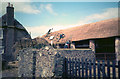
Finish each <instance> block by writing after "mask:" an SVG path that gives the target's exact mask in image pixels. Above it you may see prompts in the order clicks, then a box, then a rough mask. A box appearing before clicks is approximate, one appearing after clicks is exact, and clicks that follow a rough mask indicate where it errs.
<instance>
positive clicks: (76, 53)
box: [18, 46, 95, 77]
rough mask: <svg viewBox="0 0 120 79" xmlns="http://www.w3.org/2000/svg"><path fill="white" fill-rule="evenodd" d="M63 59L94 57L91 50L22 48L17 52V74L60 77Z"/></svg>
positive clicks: (46, 47)
mask: <svg viewBox="0 0 120 79" xmlns="http://www.w3.org/2000/svg"><path fill="white" fill-rule="evenodd" d="M65 57H66V58H79V59H81V58H83V59H86V58H87V59H94V58H95V55H94V52H93V51H92V50H91V49H85V50H75V49H74V50H69V49H66V50H65V49H64V50H57V49H56V50H55V49H54V48H52V47H51V46H45V47H42V48H41V49H35V48H24V49H22V50H20V51H19V66H18V67H19V68H18V74H19V76H23V77H62V75H63V71H62V69H63V60H64V58H65Z"/></svg>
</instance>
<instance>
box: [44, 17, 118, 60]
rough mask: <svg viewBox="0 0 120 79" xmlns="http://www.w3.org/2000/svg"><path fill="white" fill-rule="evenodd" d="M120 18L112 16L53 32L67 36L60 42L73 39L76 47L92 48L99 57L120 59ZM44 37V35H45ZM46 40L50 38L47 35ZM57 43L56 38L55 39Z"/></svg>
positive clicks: (62, 43)
mask: <svg viewBox="0 0 120 79" xmlns="http://www.w3.org/2000/svg"><path fill="white" fill-rule="evenodd" d="M119 22H120V19H119V20H118V18H112V19H107V20H103V21H99V22H95V23H91V24H85V25H82V26H78V27H73V28H69V29H65V30H60V31H56V32H53V33H51V34H50V35H54V36H56V37H58V36H57V35H56V34H58V33H64V34H65V37H64V38H63V39H61V40H60V41H59V42H58V43H59V44H60V45H62V46H64V43H65V42H66V41H68V40H71V41H72V43H73V44H74V45H75V48H91V49H92V50H93V51H94V52H95V54H96V58H98V59H112V60H114V59H117V60H120V26H119ZM43 37H44V36H43ZM46 40H48V41H49V42H50V40H49V38H48V37H47V38H46ZM54 43H55V44H56V43H57V42H56V40H54Z"/></svg>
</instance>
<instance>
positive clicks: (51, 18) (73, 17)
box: [0, 0, 118, 38]
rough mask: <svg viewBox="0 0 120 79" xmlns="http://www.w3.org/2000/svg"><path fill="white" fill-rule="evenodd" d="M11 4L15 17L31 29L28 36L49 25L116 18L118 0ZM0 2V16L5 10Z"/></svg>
mask: <svg viewBox="0 0 120 79" xmlns="http://www.w3.org/2000/svg"><path fill="white" fill-rule="evenodd" d="M4 1H5V0H4ZM8 1H9V0H8ZM13 1H14V0H13ZM18 1H19V0H18ZM104 1H105V0H104ZM9 2H11V1H9ZM11 3H12V4H13V5H14V8H15V18H16V19H17V20H18V21H19V22H20V23H21V24H22V25H23V26H24V27H25V28H26V29H27V31H28V32H29V33H30V32H31V36H32V38H35V37H37V36H42V35H44V34H45V33H47V31H48V30H49V29H50V28H53V31H57V30H61V29H66V28H70V27H76V26H81V25H84V24H88V23H93V22H97V21H101V20H105V19H110V18H115V17H118V0H109V2H108V1H105V2H98V1H97V0H93V2H88V0H86V1H85V2H83V1H82V0H81V1H80V0H79V1H78V0H75V1H73V0H71V1H69V2H68V1H67V0H66V2H64V1H44V2H42V1H36V2H33V1H30V0H26V2H25V1H24V0H22V2H15V1H14V2H11ZM0 5H1V6H2V9H0V11H1V13H0V16H2V15H3V14H5V12H6V6H7V2H2V4H0Z"/></svg>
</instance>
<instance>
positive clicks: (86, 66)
mask: <svg viewBox="0 0 120 79" xmlns="http://www.w3.org/2000/svg"><path fill="white" fill-rule="evenodd" d="M66 77H67V78H73V77H74V78H95V79H96V78H98V79H100V78H105V77H107V78H111V77H113V78H118V79H120V61H119V62H116V61H109V60H107V61H104V60H103V61H99V60H98V61H96V60H87V59H85V60H84V59H76V58H75V59H74V58H69V59H68V58H65V59H64V64H63V78H66Z"/></svg>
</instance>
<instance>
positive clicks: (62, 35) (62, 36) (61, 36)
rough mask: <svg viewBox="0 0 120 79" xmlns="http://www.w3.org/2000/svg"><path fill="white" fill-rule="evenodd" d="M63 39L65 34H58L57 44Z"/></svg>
mask: <svg viewBox="0 0 120 79" xmlns="http://www.w3.org/2000/svg"><path fill="white" fill-rule="evenodd" d="M64 37H65V34H63V33H62V34H60V36H59V38H58V40H57V42H59V40H60V39H61V38H64Z"/></svg>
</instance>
